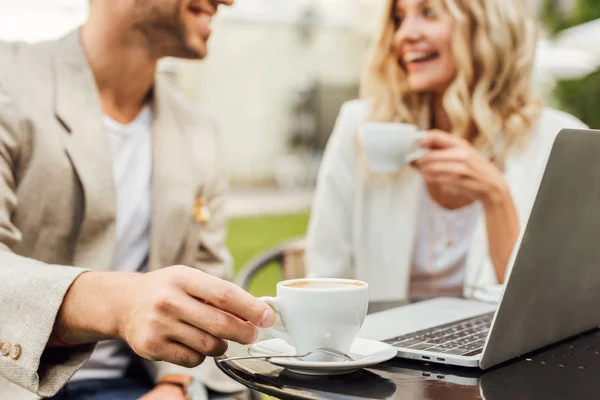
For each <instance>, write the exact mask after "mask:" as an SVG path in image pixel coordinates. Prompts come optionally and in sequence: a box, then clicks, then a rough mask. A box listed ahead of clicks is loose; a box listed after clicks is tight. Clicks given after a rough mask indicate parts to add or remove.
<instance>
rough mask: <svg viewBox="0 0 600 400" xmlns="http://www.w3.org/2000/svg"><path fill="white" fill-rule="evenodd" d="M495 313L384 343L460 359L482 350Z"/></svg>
mask: <svg viewBox="0 0 600 400" xmlns="http://www.w3.org/2000/svg"><path fill="white" fill-rule="evenodd" d="M492 318H494V313H493V312H492V313H489V314H483V315H478V316H476V317H471V318H466V319H463V320H460V321H455V322H451V323H449V324H445V325H439V326H435V327H433V328H429V329H424V330H422V331H417V332H413V333H410V334H408V335H403V336H397V337H395V338H391V339H388V340H386V341H385V342H386V343H389V344H391V345H392V346H395V347H402V348H406V349H412V350H426V351H431V352H435V353H444V354H452V355H460V356H474V355H477V354H479V353H481V352H482V351H483V346H484V345H485V340H486V338H487V334H488V331H489V329H490V325H491V324H492Z"/></svg>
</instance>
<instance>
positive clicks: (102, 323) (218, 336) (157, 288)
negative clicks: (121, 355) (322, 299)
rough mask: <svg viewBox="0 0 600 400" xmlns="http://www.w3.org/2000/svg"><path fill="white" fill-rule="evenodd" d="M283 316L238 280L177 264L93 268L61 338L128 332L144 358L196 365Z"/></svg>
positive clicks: (58, 328)
mask: <svg viewBox="0 0 600 400" xmlns="http://www.w3.org/2000/svg"><path fill="white" fill-rule="evenodd" d="M274 322H275V313H274V312H273V310H272V309H271V308H270V307H269V306H268V305H267V304H266V303H264V302H262V301H260V300H258V299H256V298H255V297H253V296H252V295H250V294H249V293H247V292H246V291H244V290H243V289H241V288H240V287H238V286H236V285H234V284H233V283H230V282H226V281H223V280H221V279H218V278H215V277H213V276H211V275H208V274H206V273H204V272H202V271H199V270H196V269H192V268H188V267H184V266H174V267H169V268H164V269H161V270H159V271H155V272H150V273H146V274H129V273H120V272H88V273H84V274H82V275H81V276H80V277H79V278H77V279H76V280H75V282H74V283H73V285H72V286H71V289H69V292H68V293H67V296H66V298H65V301H64V302H63V306H62V308H61V310H60V312H59V316H58V318H57V322H56V324H55V330H54V332H55V335H56V336H57V337H58V338H60V341H61V342H66V343H70V344H82V343H89V342H95V341H99V340H103V339H109V338H115V337H120V338H122V339H123V340H125V341H126V342H127V343H128V344H129V346H131V348H132V349H133V350H134V351H135V352H136V353H137V354H139V355H140V356H142V357H144V358H147V359H150V360H156V361H168V362H171V363H174V364H178V365H182V366H185V367H194V366H196V365H198V364H200V363H202V361H204V358H205V356H218V355H221V354H223V353H224V352H225V351H226V350H227V342H226V341H225V340H233V341H236V342H239V343H242V344H249V343H252V342H253V341H254V340H255V339H256V337H257V335H258V331H257V329H256V326H260V327H269V326H271V325H273V323H274Z"/></svg>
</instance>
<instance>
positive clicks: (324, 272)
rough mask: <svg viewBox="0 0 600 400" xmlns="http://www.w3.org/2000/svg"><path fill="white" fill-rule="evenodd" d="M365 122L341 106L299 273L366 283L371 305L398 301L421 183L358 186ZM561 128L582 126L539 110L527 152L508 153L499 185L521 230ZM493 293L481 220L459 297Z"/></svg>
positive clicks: (354, 109)
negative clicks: (360, 142) (510, 200)
mask: <svg viewBox="0 0 600 400" xmlns="http://www.w3.org/2000/svg"><path fill="white" fill-rule="evenodd" d="M366 116H367V107H366V104H365V103H364V102H363V101H360V100H354V101H350V102H347V103H345V104H344V105H343V106H342V109H341V111H340V114H339V116H338V120H337V122H336V125H335V129H334V131H333V134H332V136H331V138H330V140H329V143H328V145H327V149H326V150H325V154H324V157H323V162H322V165H321V170H320V171H319V178H318V183H317V191H316V194H315V198H314V203H313V207H312V216H311V221H310V224H309V228H308V235H307V249H306V268H307V273H308V276H312V277H344V278H353V279H360V280H363V281H366V282H368V283H369V292H370V297H371V301H396V300H405V299H407V296H408V290H409V287H408V286H409V283H410V270H411V266H412V265H411V264H412V250H413V244H414V239H415V232H416V223H417V216H418V207H419V204H420V194H421V191H420V190H419V188H420V187H421V185H422V182H421V176H420V174H419V173H418V172H417V171H415V170H413V169H412V168H408V169H407V171H406V172H405V173H403V174H402V177H401V178H397V179H389V180H381V179H364V174H362V173H361V172H362V169H363V168H364V167H363V165H362V162H360V161H359V157H358V141H357V138H356V136H357V131H358V129H359V127H360V125H361V124H362V123H363V122H364V121H365V119H366ZM563 128H574V129H584V128H586V126H585V125H584V124H583V123H582V122H581V121H579V120H578V119H576V118H575V117H573V116H571V115H569V114H565V113H563V112H560V111H556V110H552V109H546V110H544V111H543V113H542V115H541V118H540V120H539V121H538V124H537V126H536V129H535V132H534V134H533V135H532V136H531V138H530V141H529V144H528V146H527V147H526V148H525V149H524V150H521V151H518V152H517V151H513V152H510V153H509V155H508V156H507V158H506V161H505V179H506V182H507V184H508V186H509V188H510V191H511V194H512V197H513V201H514V203H515V206H516V208H517V212H518V215H519V220H520V221H521V226H522V227H524V226H525V222H526V221H527V219H528V217H529V213H530V211H531V208H532V206H533V201H534V199H535V196H536V193H537V189H538V187H539V183H540V180H541V176H542V174H543V171H544V168H545V166H546V162H547V160H548V156H549V154H550V150H551V148H552V144H553V143H554V138H555V137H556V134H557V133H558V132H559V131H560V130H561V129H563ZM497 285H498V282H497V279H496V274H495V271H494V267H493V265H492V262H491V259H490V255H489V252H488V244H487V234H486V228H485V219H484V216H483V214H482V216H481V217H480V218H479V221H478V222H477V225H476V227H475V231H474V232H473V238H472V243H471V249H470V251H469V254H468V256H467V265H466V281H465V289H464V295H465V297H473V296H475V297H479V296H485V292H486V291H489V290H491V289H493V287H497Z"/></svg>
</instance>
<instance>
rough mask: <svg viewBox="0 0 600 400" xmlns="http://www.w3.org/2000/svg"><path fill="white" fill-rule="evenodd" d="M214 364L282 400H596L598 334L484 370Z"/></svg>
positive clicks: (243, 349)
mask: <svg viewBox="0 0 600 400" xmlns="http://www.w3.org/2000/svg"><path fill="white" fill-rule="evenodd" d="M247 354H248V347H247V346H241V345H237V344H231V345H230V348H229V350H228V352H227V354H226V355H225V356H226V357H227V356H237V355H247ZM217 364H218V365H219V367H220V368H221V369H222V370H223V371H224V372H225V373H226V374H227V375H229V376H231V377H232V378H233V379H235V380H236V381H238V382H240V383H242V384H244V385H246V386H248V387H250V388H252V389H255V390H257V391H260V392H263V393H266V394H268V395H271V396H274V397H278V398H281V399H335V400H338V399H339V400H341V399H402V400H413V399H414V400H417V399H430V400H437V399H444V400H452V399H466V400H470V399H487V400H490V399H492V400H497V399H501V400H506V399H544V400H546V399H560V400H566V399H600V330H597V331H593V332H588V333H586V334H583V335H580V336H578V337H575V338H572V339H570V340H568V341H565V342H562V343H559V344H556V345H554V346H551V347H549V348H546V349H542V350H540V351H537V352H535V353H533V354H531V355H528V356H525V357H521V358H519V359H517V360H513V361H511V362H509V363H506V364H504V365H502V366H499V367H495V368H493V369H491V370H488V371H481V370H477V369H470V368H457V367H448V366H443V365H441V366H437V365H434V364H425V363H420V362H410V361H403V360H399V359H394V360H392V361H388V362H386V363H383V364H380V365H378V366H376V367H374V368H369V369H365V370H361V371H359V372H355V373H352V374H349V375H340V376H330V377H312V376H304V375H298V374H294V373H291V372H289V371H286V370H285V369H283V368H280V367H277V366H275V365H272V364H270V363H268V362H266V361H258V360H246V361H237V362H224V363H217Z"/></svg>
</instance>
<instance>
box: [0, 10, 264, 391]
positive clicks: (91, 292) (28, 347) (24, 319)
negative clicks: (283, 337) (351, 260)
mask: <svg viewBox="0 0 600 400" xmlns="http://www.w3.org/2000/svg"><path fill="white" fill-rule="evenodd" d="M232 2H233V0H93V1H92V2H91V5H90V16H89V20H88V21H87V23H86V24H85V25H84V26H83V27H82V29H81V30H78V31H77V32H74V33H71V34H69V35H67V36H66V37H65V38H63V39H60V40H58V41H57V42H50V43H42V44H37V45H24V44H8V43H3V44H0V60H2V62H1V63H0V281H1V282H3V285H2V287H1V288H0V315H2V323H1V324H0V341H1V343H0V375H1V376H4V377H5V378H7V379H8V380H10V381H12V382H14V383H17V384H18V385H20V386H22V387H24V388H26V389H28V390H29V391H31V392H35V393H37V395H39V396H53V395H54V394H56V393H57V391H59V389H61V387H63V385H65V383H67V381H69V384H68V385H67V386H66V387H65V388H64V389H63V390H62V391H61V392H60V393H59V395H58V397H57V398H79V397H84V396H86V398H92V397H91V396H96V397H93V398H94V399H102V398H106V397H102V396H103V394H106V396H112V397H111V398H119V399H128V398H138V397H140V396H142V395H143V394H144V393H147V392H148V391H149V390H150V389H152V390H150V392H149V393H148V394H146V396H145V398H146V399H152V398H161V399H163V398H164V399H167V398H169V399H170V398H174V399H177V398H181V399H183V398H186V396H188V397H192V395H193V394H194V393H195V394H194V395H195V396H196V398H202V397H198V393H199V392H198V390H196V391H195V392H194V393H192V390H191V388H192V387H193V388H196V389H198V385H197V384H195V383H197V382H194V381H193V379H192V377H199V378H203V379H204V383H205V384H206V385H208V386H209V388H212V389H215V390H220V391H234V390H239V388H240V387H239V386H238V385H236V384H235V383H234V382H232V381H226V380H225V379H224V378H225V377H224V375H219V372H218V371H217V370H214V368H215V366H214V363H212V362H210V363H205V364H203V365H201V366H200V370H198V369H194V370H189V369H187V368H181V367H177V366H176V365H175V364H177V365H179V366H183V367H194V366H197V365H199V364H200V363H202V361H203V360H204V358H205V356H216V355H220V354H222V353H224V351H225V349H226V346H227V344H226V342H225V341H224V339H229V340H235V341H238V342H241V343H251V342H252V341H253V340H254V339H255V338H256V335H257V329H256V327H255V326H263V327H264V326H270V325H272V324H273V322H274V319H275V315H274V313H273V311H272V310H271V309H270V308H269V307H268V306H267V305H266V304H265V303H263V302H261V301H259V300H257V299H255V298H254V297H252V296H250V295H249V294H247V293H246V292H244V291H243V290H241V289H239V288H237V287H235V286H234V285H233V284H231V283H228V282H225V281H223V280H221V279H219V278H227V277H229V275H230V266H229V261H230V260H229V255H228V253H227V251H226V249H225V246H224V239H225V216H224V195H225V191H226V178H225V175H224V170H223V166H222V159H221V155H220V153H219V145H218V138H217V133H216V130H215V128H214V126H213V124H212V123H211V121H210V120H209V119H207V118H205V117H203V116H202V115H201V114H199V113H198V112H197V110H195V109H194V108H193V107H192V106H191V105H190V104H189V102H188V101H187V100H186V99H184V98H183V97H182V96H180V95H179V94H177V93H176V92H175V91H174V90H173V89H172V88H171V87H169V85H168V83H167V82H165V81H163V80H162V79H160V77H156V76H157V75H156V66H157V62H158V60H159V59H160V58H162V57H165V56H174V57H184V58H192V59H201V58H203V57H204V56H205V55H206V53H207V40H208V37H209V36H210V33H211V29H210V20H211V17H212V16H213V14H214V13H215V12H216V11H217V8H218V7H219V5H221V4H224V5H231V3H232ZM155 77H156V78H155ZM169 265H185V266H174V267H168V268H164V267H167V266H169ZM75 266H76V267H75ZM190 267H192V268H190ZM83 268H87V269H83ZM141 272H145V273H141ZM109 339H112V340H109ZM107 340H108V341H107ZM99 341H102V342H101V343H100V344H99V345H98V346H97V348H96V350H95V351H94V352H93V354H92V355H91V358H90V360H89V362H87V363H86V361H87V360H88V357H90V354H91V352H92V350H93V348H94V344H95V343H96V342H99ZM130 349H131V350H133V351H134V352H135V353H137V354H138V355H140V356H142V357H144V358H146V359H148V360H154V362H152V363H150V364H152V365H151V368H150V372H151V373H152V377H153V378H154V383H156V382H159V384H158V385H157V386H156V387H154V388H152V387H151V386H148V384H145V383H144V382H143V380H139V379H138V380H135V379H132V378H131V377H130V374H129V373H128V372H129V371H130V370H131V361H132V357H131V350H130ZM160 361H163V362H160ZM82 366H83V367H82ZM211 367H212V368H213V370H211V369H210V368H211ZM202 368H205V369H202ZM136 372H137V375H139V372H140V371H139V370H137V371H136ZM174 373H175V374H174ZM73 374H74V376H73ZM134 375H135V374H134ZM72 376H73V377H72ZM71 377H72V379H71ZM6 385H8V383H7V382H4V383H2V384H0V397H2V396H6V393H8V390H9V389H8V386H6ZM5 386H6V389H5ZM11 390H14V387H13V388H12V389H11ZM201 394H202V393H201ZM21 395H22V393H21V394H19V395H16V394H15V395H13V396H12V398H21V397H20V396H21ZM2 398H4V397H2Z"/></svg>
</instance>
